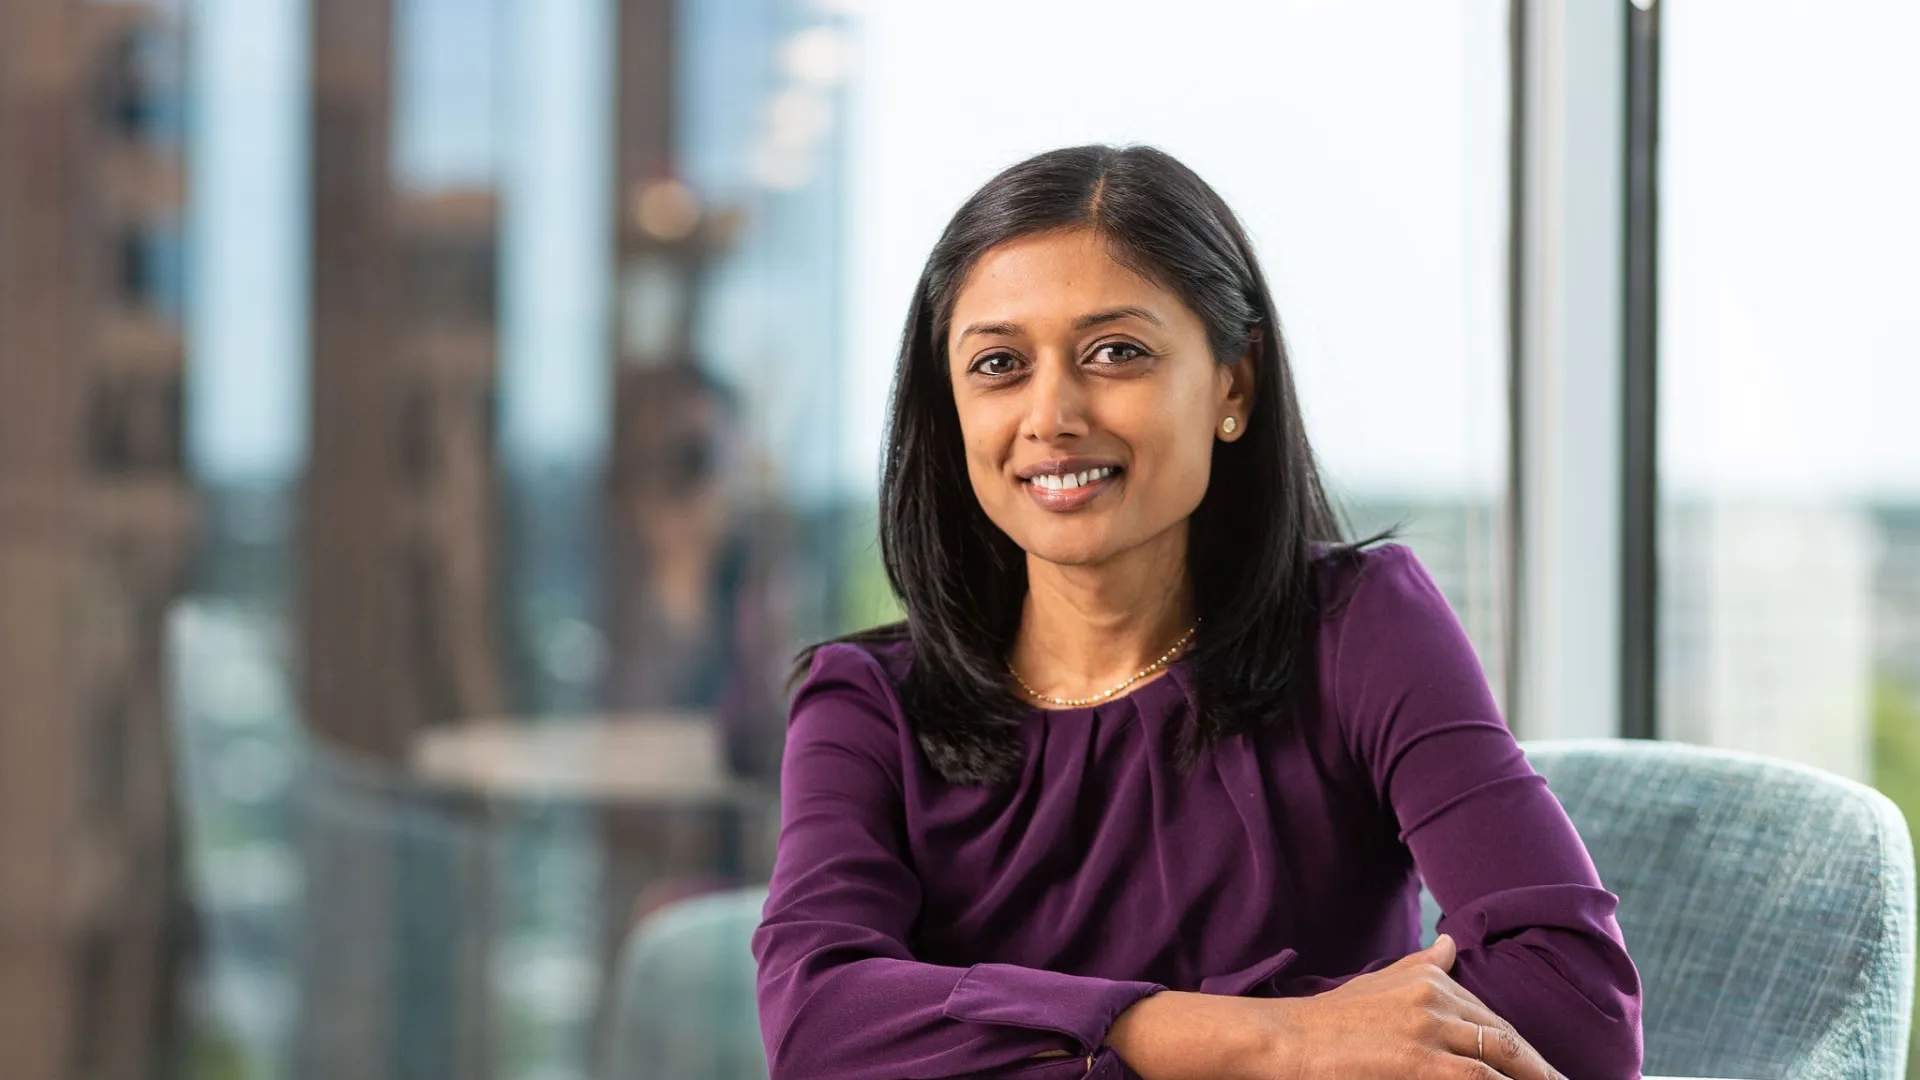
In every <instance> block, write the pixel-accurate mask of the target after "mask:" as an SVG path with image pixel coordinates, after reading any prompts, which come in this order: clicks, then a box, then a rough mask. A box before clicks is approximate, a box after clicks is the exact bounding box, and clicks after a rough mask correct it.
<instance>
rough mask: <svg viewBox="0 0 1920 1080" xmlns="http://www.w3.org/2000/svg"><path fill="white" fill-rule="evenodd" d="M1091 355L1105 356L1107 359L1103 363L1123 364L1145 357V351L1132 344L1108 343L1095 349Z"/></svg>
mask: <svg viewBox="0 0 1920 1080" xmlns="http://www.w3.org/2000/svg"><path fill="white" fill-rule="evenodd" d="M1093 355H1095V356H1102V355H1105V356H1106V357H1107V359H1106V360H1105V363H1109V364H1124V363H1126V362H1127V361H1129V360H1137V359H1139V358H1140V357H1142V356H1145V355H1147V350H1145V349H1143V348H1141V347H1140V346H1138V345H1135V344H1133V343H1132V342H1127V341H1109V342H1107V343H1106V344H1105V345H1102V346H1100V347H1099V348H1096V349H1095V350H1093Z"/></svg>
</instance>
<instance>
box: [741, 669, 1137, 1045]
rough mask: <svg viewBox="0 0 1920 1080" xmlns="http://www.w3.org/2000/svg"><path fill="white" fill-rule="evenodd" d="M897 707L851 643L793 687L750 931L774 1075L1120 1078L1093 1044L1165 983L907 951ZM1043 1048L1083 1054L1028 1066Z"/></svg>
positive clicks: (908, 876)
mask: <svg viewBox="0 0 1920 1080" xmlns="http://www.w3.org/2000/svg"><path fill="white" fill-rule="evenodd" d="M898 716H899V707H898V702H897V699H896V697H895V695H894V693H893V690H892V687H891V685H890V684H888V683H887V681H886V678H885V676H884V674H883V673H882V672H881V670H880V669H879V667H878V665H877V663H876V662H875V661H874V660H873V659H872V658H871V657H870V656H868V655H867V654H866V653H865V652H864V651H862V650H859V649H857V648H855V647H853V646H839V645H836V646H828V647H826V648H823V649H822V650H821V651H820V652H819V653H818V654H816V656H815V660H814V665H813V668H812V671H811V672H810V673H809V675H808V677H807V679H806V680H805V682H803V683H802V685H801V686H800V688H799V689H798V691H797V692H796V695H795V698H794V702H793V706H792V710H791V713H790V717H789V720H788V731H787V745H786V751H785V756H784V759H783V762H782V767H781V822H782V824H781V830H780V840H779V846H778V849H777V851H776V854H775V861H774V872H773V882H772V886H771V889H770V892H769V895H768V898H767V906H766V909H765V913H764V918H763V920H762V922H761V924H760V927H759V928H758V929H757V930H756V931H755V933H754V936H753V954H754V959H755V960H756V962H757V963H758V965H759V980H758V986H757V995H758V999H759V1007H760V1025H761V1032H762V1036H763V1038H764V1040H765V1042H766V1049H767V1059H768V1064H769V1068H770V1071H771V1074H772V1078H773V1080H931V1078H940V1077H960V1076H968V1077H973V1076H982V1077H989V1076H995V1075H999V1074H1000V1073H1002V1072H1006V1071H1012V1070H1014V1069H1018V1070H1019V1073H1020V1076H1021V1078H1022V1080H1035V1078H1037V1080H1058V1078H1064V1077H1080V1076H1088V1075H1091V1076H1094V1077H1106V1078H1110V1080H1120V1078H1124V1077H1126V1076H1129V1075H1130V1073H1129V1071H1128V1070H1126V1068H1125V1066H1124V1065H1123V1064H1122V1063H1121V1061H1120V1059H1119V1057H1118V1056H1117V1055H1116V1054H1114V1053H1113V1052H1112V1050H1111V1049H1105V1048H1103V1047H1102V1045H1101V1044H1102V1043H1103V1042H1104V1040H1105V1038H1106V1034H1107V1030H1108V1028H1109V1027H1111V1026H1112V1023H1113V1020H1114V1018H1115V1017H1117V1016H1118V1015H1119V1014H1120V1013H1121V1012H1123V1011H1125V1010H1126V1009H1127V1007H1129V1006H1130V1005H1132V1004H1133V1003H1134V1002H1135V1001H1138V1000H1139V999H1140V998H1141V997H1144V996H1146V995H1147V994H1151V993H1154V992H1156V991H1158V990H1161V989H1164V987H1161V986H1159V985H1156V984H1153V983H1144V982H1119V981H1111V980H1105V979H1096V978H1087V977H1082V976H1075V975H1066V974H1061V973H1058V972H1051V971H1043V970H1039V969H1035V968H1026V967H1018V966H1014V965H1009V964H975V965H973V966H971V967H950V966H942V965H936V964H930V963H922V962H920V961H917V960H915V959H914V958H913V956H912V955H911V953H910V952H909V949H908V946H907V941H908V936H909V928H910V927H911V926H912V924H913V921H914V919H915V917H916V915H917V914H918V912H919V910H920V900H921V888H920V883H919V880H918V878H917V877H916V875H915V873H914V871H913V868H912V867H911V866H910V865H909V862H908V858H907V854H906V853H907V851H908V850H909V845H908V844H907V837H906V829H907V824H906V821H905V813H904V810H903V806H904V799H903V787H902V785H903V783H904V778H903V770H904V768H905V765H904V763H903V747H910V745H911V743H910V736H909V735H907V734H906V733H904V732H903V731H902V729H901V725H900V724H899V722H898V721H897V720H896V719H895V718H897V717H898ZM1049 1050H1054V1051H1058V1050H1067V1051H1070V1052H1072V1053H1074V1054H1075V1055H1076V1056H1074V1057H1068V1058H1063V1059H1058V1060H1057V1061H1052V1062H1036V1061H1034V1060H1032V1059H1033V1055H1035V1054H1038V1053H1040V1052H1042V1051H1049ZM1090 1059H1091V1060H1090Z"/></svg>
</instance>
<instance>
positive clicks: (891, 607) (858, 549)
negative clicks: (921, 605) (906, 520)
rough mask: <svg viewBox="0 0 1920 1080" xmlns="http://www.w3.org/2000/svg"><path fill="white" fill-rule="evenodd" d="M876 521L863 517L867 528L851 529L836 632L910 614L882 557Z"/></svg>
mask: <svg viewBox="0 0 1920 1080" xmlns="http://www.w3.org/2000/svg"><path fill="white" fill-rule="evenodd" d="M872 522H873V519H872V517H871V516H863V525H864V527H860V528H854V529H850V530H848V536H847V552H846V562H845V563H844V564H843V565H844V566H845V567H846V576H845V577H843V578H842V579H841V590H842V591H841V594H840V599H841V603H840V613H841V618H840V623H841V625H840V626H839V627H837V628H836V629H835V631H834V632H835V633H839V634H846V633H852V632H853V631H855V630H864V629H866V628H867V627H869V626H878V625H880V624H882V623H889V622H893V621H894V620H895V619H898V618H900V617H901V616H902V615H904V614H906V611H905V609H903V608H902V607H901V606H900V598H899V597H897V596H895V595H894V594H893V586H892V585H890V584H888V583H887V568H886V564H885V563H883V562H882V561H881V559H880V540H879V538H878V536H876V535H875V533H874V530H873V527H872Z"/></svg>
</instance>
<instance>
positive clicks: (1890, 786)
mask: <svg viewBox="0 0 1920 1080" xmlns="http://www.w3.org/2000/svg"><path fill="white" fill-rule="evenodd" d="M1873 786H1874V787H1876V788H1879V789H1880V791H1881V792H1882V793H1884V794H1885V795H1886V796H1887V798H1889V799H1892V800H1893V801H1894V804H1895V805H1897V806H1898V807H1900V811H1901V812H1902V813H1904V814H1905V815H1906V816H1907V822H1908V831H1909V832H1912V831H1913V830H1914V829H1915V828H1920V687H1911V686H1905V685H1902V684H1901V683H1898V682H1895V681H1893V680H1891V679H1882V680H1880V681H1879V682H1878V683H1877V684H1876V685H1875V686H1874V692H1873ZM1914 1031H1915V1040H1914V1046H1913V1050H1912V1051H1911V1052H1910V1053H1909V1054H1908V1055H1907V1080H1920V994H1916V995H1915V1012H1914Z"/></svg>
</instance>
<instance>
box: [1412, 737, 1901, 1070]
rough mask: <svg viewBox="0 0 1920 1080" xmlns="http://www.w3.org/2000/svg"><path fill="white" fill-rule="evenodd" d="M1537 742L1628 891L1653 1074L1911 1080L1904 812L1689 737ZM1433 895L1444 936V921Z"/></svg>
mask: <svg viewBox="0 0 1920 1080" xmlns="http://www.w3.org/2000/svg"><path fill="white" fill-rule="evenodd" d="M1524 749H1525V750H1526V753H1527V758H1528V760H1529V761H1531V762H1532V764H1533V767H1534V768H1535V770H1536V771H1538V772H1539V773H1540V774H1541V775H1542V776H1544V777H1546V779H1547V785H1548V787H1550V788H1551V789H1552V790H1553V793H1554V794H1555V795H1556V796H1557V797H1558V798H1559V800H1560V802H1561V805H1563V806H1565V807H1566V809H1567V816H1568V817H1570V818H1571V819H1572V820H1573V823H1574V826H1575V827H1576V828H1578V829H1579V830H1580V835H1581V838H1582V839H1583V840H1585V841H1586V844H1587V849H1588V851H1589V852H1591V853H1592V855H1593V862H1594V866H1595V867H1596V868H1597V869H1598V870H1599V872H1600V880H1601V881H1602V882H1603V883H1604V884H1605V885H1606V887H1607V888H1608V890H1610V891H1611V892H1613V893H1615V894H1616V895H1618V896H1619V897H1620V909H1619V914H1618V918H1619V920H1620V929H1621V933H1622V934H1623V935H1624V936H1625V937H1626V942H1627V949H1628V951H1629V952H1630V953H1631V954H1632V955H1633V959H1634V963H1635V965H1636V966H1637V967H1638V968H1639V969H1640V977H1641V982H1642V986H1643V990H1644V993H1645V1009H1644V1014H1643V1017H1642V1020H1643V1024H1644V1027H1645V1032H1646V1062H1645V1071H1646V1073H1647V1074H1648V1075H1654V1076H1743V1077H1756V1078H1768V1077H1792V1078H1794V1080H1814V1078H1822V1080H1824V1078H1833V1080H1839V1078H1842V1077H1846V1078H1850V1080H1852V1078H1872V1080H1898V1078H1900V1077H1902V1076H1903V1075H1904V1070H1905V1062H1906V1052H1907V1036H1908V1030H1909V1026H1910V1024H1911V1020H1912V1010H1913V977H1914V863H1913V850H1912V848H1911V846H1910V841H1909V839H1908V834H1907V826H1906V821H1905V819H1904V818H1903V817H1902V816H1901V814H1900V811H1899V810H1898V809H1897V808H1895V807H1894V805H1893V803H1892V802H1891V801H1889V800H1888V799H1887V798H1886V797H1885V796H1883V795H1881V794H1880V793H1879V792H1876V791H1874V790H1872V789H1871V788H1867V787H1864V786H1862V785H1860V784H1856V783H1854V782H1852V781H1849V780H1845V779H1842V778H1840V777H1837V776H1832V775H1829V774H1827V773H1823V772H1820V771H1817V770H1814V769H1809V768H1805V767H1802V766H1798V765H1793V764H1789V763H1787V762H1782V761H1776V760H1772V759H1769V758H1762V757H1756V756H1753V755H1750V754H1740V753H1734V752H1730V751H1723V750H1711V749H1706V748H1702V747H1696V746H1688V745H1683V744H1678V743H1667V742H1642V741H1632V740H1616V739H1593V740H1567V741H1545V742H1530V743H1526V744H1524ZM1421 900H1422V904H1423V905H1424V907H1425V909H1426V922H1425V925H1426V926H1427V927H1428V931H1427V936H1428V940H1431V939H1432V936H1433V931H1432V929H1431V928H1432V926H1433V922H1434V919H1435V918H1436V917H1437V915H1438V911H1437V909H1436V908H1435V907H1434V905H1433V900H1432V897H1431V896H1427V895H1425V894H1424V893H1423V895H1422V897H1421Z"/></svg>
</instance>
